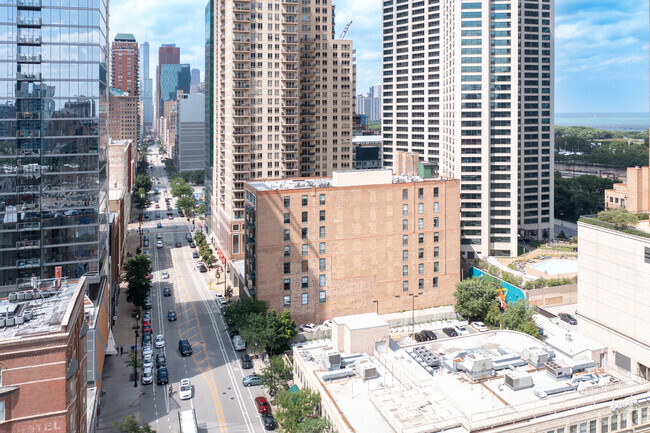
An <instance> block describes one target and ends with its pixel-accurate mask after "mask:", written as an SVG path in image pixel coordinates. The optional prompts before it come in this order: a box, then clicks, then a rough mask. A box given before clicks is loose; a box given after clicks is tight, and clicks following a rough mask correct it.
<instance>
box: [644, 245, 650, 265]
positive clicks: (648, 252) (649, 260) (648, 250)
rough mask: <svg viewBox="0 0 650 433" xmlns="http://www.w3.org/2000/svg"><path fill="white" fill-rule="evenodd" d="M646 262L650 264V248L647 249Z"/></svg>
mask: <svg viewBox="0 0 650 433" xmlns="http://www.w3.org/2000/svg"><path fill="white" fill-rule="evenodd" d="M645 262H646V263H650V248H648V247H645Z"/></svg>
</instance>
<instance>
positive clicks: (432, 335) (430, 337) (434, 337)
mask: <svg viewBox="0 0 650 433" xmlns="http://www.w3.org/2000/svg"><path fill="white" fill-rule="evenodd" d="M420 333H421V334H424V335H426V337H427V341H433V340H437V339H438V336H437V335H436V333H435V332H433V331H429V330H428V329H423V330H422V331H420Z"/></svg>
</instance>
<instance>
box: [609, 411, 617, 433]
mask: <svg viewBox="0 0 650 433" xmlns="http://www.w3.org/2000/svg"><path fill="white" fill-rule="evenodd" d="M609 426H610V428H611V430H612V431H614V430H618V415H612V422H611V423H610V425H609Z"/></svg>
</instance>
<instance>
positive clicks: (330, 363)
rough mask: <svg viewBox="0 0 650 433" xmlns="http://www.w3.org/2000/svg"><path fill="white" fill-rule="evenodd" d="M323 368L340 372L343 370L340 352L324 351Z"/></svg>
mask: <svg viewBox="0 0 650 433" xmlns="http://www.w3.org/2000/svg"><path fill="white" fill-rule="evenodd" d="M321 361H322V362H323V367H324V368H325V369H326V370H328V371H332V370H338V369H340V368H341V353H340V352H339V351H338V350H334V349H330V350H323V352H322V353H321Z"/></svg>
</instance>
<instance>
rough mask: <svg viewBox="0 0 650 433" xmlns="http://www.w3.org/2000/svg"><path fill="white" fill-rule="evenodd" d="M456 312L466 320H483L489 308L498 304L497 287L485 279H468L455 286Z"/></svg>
mask: <svg viewBox="0 0 650 433" xmlns="http://www.w3.org/2000/svg"><path fill="white" fill-rule="evenodd" d="M454 296H455V297H456V306H455V309H456V312H457V313H458V314H460V315H461V316H463V317H465V318H467V319H476V320H483V319H484V318H485V316H486V315H487V313H488V311H489V309H490V306H491V305H493V304H498V301H497V287H496V285H495V284H494V283H493V282H492V281H490V280H488V279H487V278H485V277H480V278H468V279H466V280H463V281H461V282H459V283H458V284H456V292H455V293H454Z"/></svg>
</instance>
